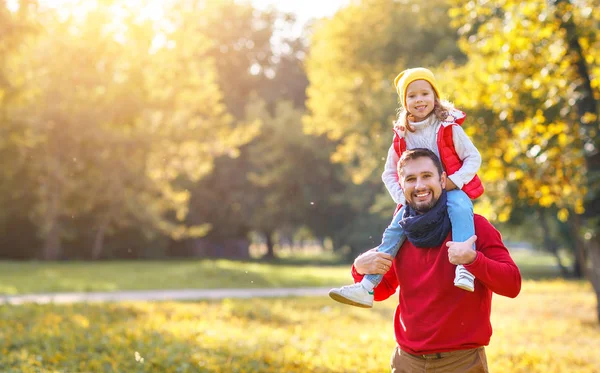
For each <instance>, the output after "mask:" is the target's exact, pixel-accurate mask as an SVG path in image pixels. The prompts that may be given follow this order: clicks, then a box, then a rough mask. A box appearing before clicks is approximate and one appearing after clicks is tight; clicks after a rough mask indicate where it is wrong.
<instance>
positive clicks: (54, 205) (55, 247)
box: [42, 192, 62, 260]
mask: <svg viewBox="0 0 600 373" xmlns="http://www.w3.org/2000/svg"><path fill="white" fill-rule="evenodd" d="M59 210H60V206H59V195H58V193H57V192H51V195H50V201H49V203H48V211H47V212H46V219H45V220H46V221H45V225H46V227H47V231H46V234H45V237H44V247H43V249H42V258H43V259H44V260H57V259H59V258H60V254H61V249H62V248H61V235H62V227H61V225H60V216H59Z"/></svg>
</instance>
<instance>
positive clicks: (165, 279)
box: [0, 251, 559, 295]
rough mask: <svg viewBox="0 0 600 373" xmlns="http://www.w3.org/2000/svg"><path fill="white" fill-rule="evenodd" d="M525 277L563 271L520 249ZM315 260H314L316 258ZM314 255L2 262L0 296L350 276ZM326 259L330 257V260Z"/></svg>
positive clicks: (315, 282)
mask: <svg viewBox="0 0 600 373" xmlns="http://www.w3.org/2000/svg"><path fill="white" fill-rule="evenodd" d="M514 258H515V261H516V262H517V264H518V265H519V267H520V268H521V272H522V274H523V277H524V278H530V279H540V278H553V277H556V276H558V275H559V271H558V268H557V267H556V265H555V262H554V258H552V257H551V256H549V255H546V254H536V253H533V254H532V253H527V252H521V251H519V252H515V253H514ZM313 259H314V258H313ZM312 262H314V260H311V259H310V258H304V260H303V259H302V258H300V259H299V258H286V259H284V260H282V261H281V262H280V263H277V264H275V263H266V262H260V261H252V262H237V261H229V260H168V261H113V262H54V263H46V262H14V261H0V294H7V295H14V294H25V293H44V292H61V291H62V292H66V291H82V292H90V291H117V290H148V289H215V288H269V287H304V286H307V287H321V286H323V287H328V286H338V285H343V284H346V283H347V282H348V281H349V280H350V275H349V265H347V264H345V265H331V264H326V265H314V264H310V263H312ZM324 262H325V263H328V262H330V261H328V260H325V261H324Z"/></svg>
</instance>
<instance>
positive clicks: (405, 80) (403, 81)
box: [394, 67, 440, 109]
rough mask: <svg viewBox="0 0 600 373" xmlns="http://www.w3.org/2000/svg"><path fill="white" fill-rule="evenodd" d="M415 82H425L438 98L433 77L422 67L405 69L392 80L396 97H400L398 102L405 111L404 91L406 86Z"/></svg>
mask: <svg viewBox="0 0 600 373" xmlns="http://www.w3.org/2000/svg"><path fill="white" fill-rule="evenodd" d="M415 80H425V81H427V82H428V83H429V84H431V87H432V88H433V91H434V92H435V94H436V95H437V97H438V98H440V92H439V91H438V89H437V87H436V82H435V77H434V76H433V73H432V72H431V71H430V70H429V69H426V68H424V67H416V68H414V69H406V70H404V71H403V72H401V73H400V74H398V76H397V77H396V79H394V85H395V86H396V92H398V96H400V101H401V102H402V106H403V107H404V108H405V109H406V89H407V88H408V85H409V84H410V83H412V82H414V81H415Z"/></svg>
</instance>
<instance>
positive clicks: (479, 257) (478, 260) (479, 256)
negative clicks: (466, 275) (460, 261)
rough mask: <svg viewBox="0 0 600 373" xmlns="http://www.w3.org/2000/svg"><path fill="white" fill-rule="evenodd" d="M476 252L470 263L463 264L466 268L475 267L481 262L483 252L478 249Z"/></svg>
mask: <svg viewBox="0 0 600 373" xmlns="http://www.w3.org/2000/svg"><path fill="white" fill-rule="evenodd" d="M476 253H477V255H476V256H475V260H474V261H473V262H472V263H471V264H465V265H464V267H465V268H466V269H472V268H477V267H479V266H480V265H481V262H482V261H483V254H482V253H481V252H480V251H476ZM469 272H470V271H469Z"/></svg>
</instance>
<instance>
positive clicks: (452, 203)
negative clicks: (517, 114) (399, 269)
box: [329, 67, 483, 308]
mask: <svg viewBox="0 0 600 373" xmlns="http://www.w3.org/2000/svg"><path fill="white" fill-rule="evenodd" d="M394 83H395V85H396V91H397V92H398V95H399V96H400V103H401V105H402V107H401V108H400V110H399V113H398V120H397V121H396V122H395V123H394V132H395V134H394V141H393V143H392V146H391V147H390V149H389V151H388V156H387V161H386V164H385V170H384V172H383V175H382V179H383V182H384V183H385V186H386V187H387V189H388V191H389V192H390V194H391V195H392V198H393V199H394V202H396V203H397V204H398V208H397V209H396V214H395V215H394V218H393V219H392V222H391V224H390V225H389V226H388V227H387V229H386V230H385V232H384V233H383V239H382V242H381V244H380V245H379V246H378V247H377V251H380V252H384V253H388V254H390V255H391V256H395V255H396V253H397V252H398V249H399V248H400V246H401V245H402V243H403V242H404V240H405V238H406V236H405V234H404V231H403V229H402V227H401V226H400V224H399V223H400V221H401V220H402V217H403V215H404V207H402V206H403V205H404V204H405V198H404V193H403V191H402V189H401V188H400V185H399V183H398V171H397V168H396V167H397V164H398V160H399V159H400V155H401V154H402V153H403V152H404V151H405V150H406V149H414V148H427V149H430V150H431V151H433V152H434V153H435V154H436V155H437V156H438V157H439V158H440V160H441V161H442V164H443V166H444V169H445V171H446V173H447V174H448V178H447V182H446V190H447V191H448V194H447V198H448V202H447V205H448V215H449V216H450V221H451V222H452V240H453V241H455V242H464V241H466V240H467V239H469V238H470V237H471V236H473V235H474V234H475V227H474V223H473V203H472V202H471V198H472V199H475V198H477V197H479V196H480V195H481V194H482V193H483V186H482V184H481V181H480V180H479V177H477V175H476V173H477V171H478V170H479V167H480V166H481V155H480V154H479V151H478V150H477V148H475V145H473V143H472V142H471V140H470V139H469V137H468V136H467V135H466V134H465V132H464V131H463V129H462V128H461V124H462V123H463V121H464V120H465V114H464V113H463V112H462V111H459V110H457V109H454V108H453V107H452V106H451V104H450V103H448V102H442V101H441V100H440V94H439V92H438V89H437V87H436V81H435V77H434V76H433V73H432V72H431V71H429V70H428V69H425V68H422V67H419V68H414V69H408V70H404V71H403V72H401V73H400V74H399V75H398V76H397V77H396V79H395V81H394ZM473 248H474V247H473ZM455 275H456V277H455V279H454V285H455V286H457V287H459V288H462V289H465V290H467V291H471V292H472V291H473V290H474V288H475V286H474V276H473V275H472V274H471V273H470V272H469V271H468V270H467V269H466V268H464V267H463V266H462V265H459V266H457V267H456V273H455ZM382 278H383V275H376V274H368V275H366V276H365V277H364V278H363V280H362V282H360V283H357V284H354V285H348V286H343V287H341V288H336V289H332V290H331V291H330V292H329V296H330V297H331V298H333V299H334V300H336V301H338V302H342V303H346V304H351V305H354V306H358V307H365V308H370V307H372V306H373V289H374V288H375V287H376V286H377V285H379V283H380V282H381V279H382Z"/></svg>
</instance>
